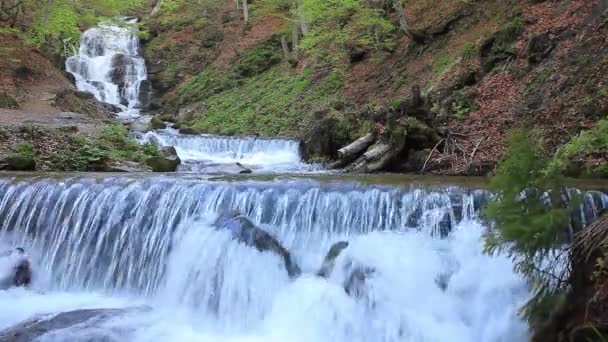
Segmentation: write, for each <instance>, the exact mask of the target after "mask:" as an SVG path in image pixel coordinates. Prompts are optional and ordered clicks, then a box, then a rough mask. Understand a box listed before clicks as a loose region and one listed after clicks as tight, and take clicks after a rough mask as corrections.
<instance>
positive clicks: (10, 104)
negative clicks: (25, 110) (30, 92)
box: [0, 92, 19, 109]
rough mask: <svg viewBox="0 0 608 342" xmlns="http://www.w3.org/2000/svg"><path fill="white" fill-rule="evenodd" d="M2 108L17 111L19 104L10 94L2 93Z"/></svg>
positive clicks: (0, 104) (0, 95)
mask: <svg viewBox="0 0 608 342" xmlns="http://www.w3.org/2000/svg"><path fill="white" fill-rule="evenodd" d="M0 108H8V109H17V108H19V103H18V102H17V100H15V99H14V98H13V97H12V96H10V95H9V94H7V93H5V92H0Z"/></svg>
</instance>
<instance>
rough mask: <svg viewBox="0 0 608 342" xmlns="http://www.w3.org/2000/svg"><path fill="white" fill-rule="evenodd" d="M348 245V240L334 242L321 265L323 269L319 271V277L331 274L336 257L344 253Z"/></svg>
mask: <svg viewBox="0 0 608 342" xmlns="http://www.w3.org/2000/svg"><path fill="white" fill-rule="evenodd" d="M346 247H348V241H339V242H336V243H334V244H333V245H332V246H331V248H330V249H329V251H328V252H327V254H326V255H325V258H324V259H323V264H322V265H321V269H319V271H318V272H317V275H318V276H319V277H323V278H327V277H329V275H330V274H331V271H332V270H333V268H334V264H335V263H336V258H337V257H338V256H339V255H340V253H342V251H343V250H345V249H346Z"/></svg>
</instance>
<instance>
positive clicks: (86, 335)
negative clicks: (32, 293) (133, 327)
mask: <svg viewBox="0 0 608 342" xmlns="http://www.w3.org/2000/svg"><path fill="white" fill-rule="evenodd" d="M149 310H150V309H149V308H147V307H137V308H129V309H84V310H75V311H69V312H62V313H59V314H56V315H44V316H40V317H37V318H34V319H30V320H27V321H25V322H22V323H19V324H17V325H16V326H14V327H12V328H9V329H7V330H4V331H1V332H0V341H11V342H28V341H39V340H45V341H46V340H52V341H74V340H76V339H75V336H74V334H73V330H72V329H70V328H71V327H76V326H78V331H79V332H81V333H82V334H83V335H82V336H80V338H82V339H78V340H79V341H81V340H83V339H84V340H86V341H91V342H92V341H104V342H114V341H125V340H130V339H129V338H125V339H120V340H117V339H116V336H121V335H120V334H118V333H119V332H116V331H112V330H109V329H99V326H100V324H103V323H104V322H107V321H109V320H111V319H116V318H117V317H120V316H123V315H126V314H129V313H131V312H137V311H149ZM123 333H124V332H123ZM122 338H124V336H122Z"/></svg>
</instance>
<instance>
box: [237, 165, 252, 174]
mask: <svg viewBox="0 0 608 342" xmlns="http://www.w3.org/2000/svg"><path fill="white" fill-rule="evenodd" d="M236 166H238V167H240V168H241V171H239V173H240V174H249V173H253V171H252V170H251V169H250V168H248V167H245V166H243V164H241V163H236Z"/></svg>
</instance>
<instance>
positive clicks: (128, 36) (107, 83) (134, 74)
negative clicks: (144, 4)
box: [66, 20, 151, 119]
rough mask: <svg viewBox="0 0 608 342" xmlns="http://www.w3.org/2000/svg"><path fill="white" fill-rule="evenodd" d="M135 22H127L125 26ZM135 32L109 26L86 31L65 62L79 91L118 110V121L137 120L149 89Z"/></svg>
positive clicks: (144, 64) (134, 30)
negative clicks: (91, 95) (78, 45)
mask: <svg viewBox="0 0 608 342" xmlns="http://www.w3.org/2000/svg"><path fill="white" fill-rule="evenodd" d="M134 22H135V20H126V24H133V23H134ZM136 32H137V31H136V29H135V28H132V27H128V26H125V27H121V26H116V25H110V24H102V25H99V26H98V27H94V28H91V29H88V30H87V31H85V32H84V33H83V34H82V37H81V39H80V48H79V50H78V54H76V55H74V56H72V57H70V58H68V59H67V61H66V69H67V71H69V72H70V73H72V74H73V75H74V77H75V79H76V87H77V88H78V90H82V91H88V92H91V93H93V94H94V95H95V97H96V98H97V99H98V100H99V101H101V102H105V103H109V104H112V105H115V106H117V107H118V108H120V113H119V118H121V119H129V118H134V117H138V116H139V110H140V109H141V107H142V106H144V105H145V102H146V101H147V97H148V94H149V93H150V90H151V89H150V83H149V82H148V81H147V77H148V76H147V71H146V63H145V61H144V59H143V58H141V57H140V54H139V39H138V38H137V36H136Z"/></svg>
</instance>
